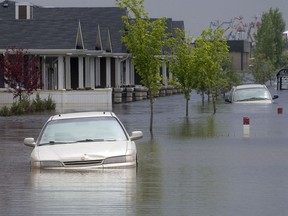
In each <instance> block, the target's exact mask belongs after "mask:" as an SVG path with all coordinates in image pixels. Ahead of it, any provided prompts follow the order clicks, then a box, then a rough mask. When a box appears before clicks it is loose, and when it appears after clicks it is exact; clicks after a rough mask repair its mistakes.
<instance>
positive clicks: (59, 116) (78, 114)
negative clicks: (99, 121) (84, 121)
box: [49, 112, 116, 120]
mask: <svg viewBox="0 0 288 216" xmlns="http://www.w3.org/2000/svg"><path fill="white" fill-rule="evenodd" d="M88 117H116V115H115V114H114V113H113V112H75V113H63V114H57V115H54V116H51V117H50V119H49V120H60V119H73V118H88Z"/></svg>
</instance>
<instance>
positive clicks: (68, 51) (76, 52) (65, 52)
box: [0, 49, 129, 58]
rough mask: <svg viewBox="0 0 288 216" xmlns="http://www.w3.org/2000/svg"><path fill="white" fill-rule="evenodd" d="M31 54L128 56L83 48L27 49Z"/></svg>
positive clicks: (126, 54)
mask: <svg viewBox="0 0 288 216" xmlns="http://www.w3.org/2000/svg"><path fill="white" fill-rule="evenodd" d="M5 52H6V49H0V53H5ZM27 52H29V53H30V54H32V55H40V56H60V55H64V56H91V57H92V56H94V57H114V58H122V57H127V56H129V54H128V53H109V52H106V51H103V50H84V49H27Z"/></svg>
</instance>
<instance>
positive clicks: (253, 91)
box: [234, 88, 271, 101]
mask: <svg viewBox="0 0 288 216" xmlns="http://www.w3.org/2000/svg"><path fill="white" fill-rule="evenodd" d="M270 99H271V98H270V94H269V92H268V90H267V89H265V88H247V89H237V90H236V91H235V93H234V101H253V100H270Z"/></svg>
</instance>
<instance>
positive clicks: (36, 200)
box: [30, 168, 136, 215]
mask: <svg viewBox="0 0 288 216" xmlns="http://www.w3.org/2000/svg"><path fill="white" fill-rule="evenodd" d="M30 184H31V189H32V191H33V193H31V201H32V203H33V205H32V206H31V213H32V215H39V214H41V213H42V212H46V213H47V214H54V213H56V212H57V215H62V214H67V215H71V214H72V215H128V214H130V215H133V212H134V211H135V210H134V209H133V208H127V206H135V201H136V168H133V169H111V170H109V169H108V170H93V171H65V172H64V171H43V170H41V171H40V172H31V176H30Z"/></svg>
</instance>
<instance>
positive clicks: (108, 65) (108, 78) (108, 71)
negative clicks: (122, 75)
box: [106, 57, 111, 88]
mask: <svg viewBox="0 0 288 216" xmlns="http://www.w3.org/2000/svg"><path fill="white" fill-rule="evenodd" d="M106 87H107V88H109V87H111V58H109V57H106Z"/></svg>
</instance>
